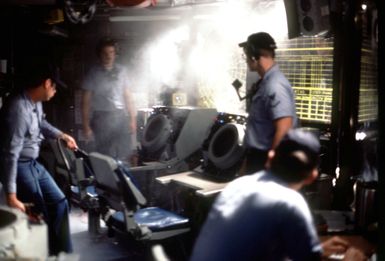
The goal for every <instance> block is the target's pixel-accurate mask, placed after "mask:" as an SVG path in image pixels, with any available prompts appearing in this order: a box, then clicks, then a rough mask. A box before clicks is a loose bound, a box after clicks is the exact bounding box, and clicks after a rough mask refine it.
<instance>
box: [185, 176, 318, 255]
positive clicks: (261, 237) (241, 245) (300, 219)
mask: <svg viewBox="0 0 385 261" xmlns="http://www.w3.org/2000/svg"><path fill="white" fill-rule="evenodd" d="M321 253H322V248H321V245H320V242H319V239H318V235H317V232H316V230H315V227H314V223H313V218H312V215H311V213H310V210H309V207H308V205H307V203H306V201H305V199H304V198H303V197H302V195H301V194H300V193H298V192H297V191H295V190H293V189H290V188H289V187H287V184H285V182H283V181H282V180H280V179H279V178H278V177H277V176H275V175H274V174H273V173H272V172H270V171H261V172H258V173H256V174H254V175H245V176H242V177H240V178H238V179H235V180H233V181H232V182H230V183H229V184H228V185H227V186H226V188H225V189H224V190H223V191H222V192H221V193H220V194H219V196H218V197H217V198H216V200H215V202H214V204H213V206H212V208H211V210H210V213H209V214H208V216H207V219H206V221H205V223H204V225H203V226H202V229H201V231H200V234H199V236H198V238H197V240H196V242H195V246H194V249H193V252H192V255H191V259H190V261H211V260H221V261H227V260H228V261H233V260H242V261H243V260H286V259H287V258H289V259H290V260H314V258H317V257H320V256H321ZM316 260H317V259H316Z"/></svg>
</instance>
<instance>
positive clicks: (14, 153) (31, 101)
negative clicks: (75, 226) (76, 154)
mask: <svg viewBox="0 0 385 261" xmlns="http://www.w3.org/2000/svg"><path fill="white" fill-rule="evenodd" d="M28 69H29V72H28V73H27V74H25V75H24V78H25V79H26V81H25V85H24V87H25V89H24V90H23V91H22V92H20V93H18V94H16V95H12V97H8V99H7V101H6V103H5V104H4V106H3V107H2V108H1V117H0V125H1V126H2V127H1V131H0V132H1V140H0V145H1V147H0V148H1V151H0V180H1V182H2V184H3V188H4V191H5V194H6V201H7V204H8V205H9V206H10V207H13V208H17V209H20V210H21V211H23V212H25V211H26V205H25V203H32V204H33V207H32V211H33V212H35V213H37V214H42V215H43V217H44V220H45V221H46V223H47V225H48V231H49V248H50V254H52V255H56V254H58V253H59V252H61V251H64V252H72V243H71V239H70V233H69V223H68V203H67V200H66V198H65V196H64V194H63V193H62V191H61V190H60V189H59V187H58V186H57V185H56V183H55V181H54V180H53V179H52V177H51V175H50V174H49V173H48V172H47V170H46V169H45V168H44V167H43V166H42V165H41V164H40V163H39V162H37V161H36V159H37V158H38V155H39V150H40V144H41V141H42V140H43V139H44V138H54V139H56V138H61V139H63V140H64V141H66V143H67V146H68V147H69V148H71V149H76V148H77V144H76V142H75V140H74V139H73V138H72V137H71V136H69V135H67V134H65V133H63V132H61V131H60V130H58V129H57V128H55V127H53V126H52V125H51V124H49V123H48V122H47V121H46V120H45V118H44V113H43V109H42V102H43V101H48V100H50V99H51V98H52V97H53V96H54V95H55V93H56V85H57V84H59V83H61V82H60V80H59V79H58V77H57V75H56V72H55V71H54V70H53V69H52V68H50V67H49V66H48V65H45V64H40V63H38V66H35V67H31V68H28Z"/></svg>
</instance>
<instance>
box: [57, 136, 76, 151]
mask: <svg viewBox="0 0 385 261" xmlns="http://www.w3.org/2000/svg"><path fill="white" fill-rule="evenodd" d="M59 138H61V139H63V140H64V141H65V142H66V143H67V147H68V148H69V149H71V150H76V149H77V148H78V145H77V144H76V141H75V139H74V138H72V137H71V136H70V135H68V134H65V133H63V134H61V135H60V137H59Z"/></svg>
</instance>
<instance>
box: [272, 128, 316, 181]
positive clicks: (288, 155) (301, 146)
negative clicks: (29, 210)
mask: <svg viewBox="0 0 385 261" xmlns="http://www.w3.org/2000/svg"><path fill="white" fill-rule="evenodd" d="M319 152H320V143H319V139H318V138H317V137H316V136H315V135H314V134H313V133H310V132H307V131H304V130H300V129H293V130H290V131H289V132H288V133H287V134H286V136H285V137H284V138H283V139H282V141H281V142H280V144H279V145H278V147H277V148H276V150H275V155H274V158H273V159H272V162H271V171H272V173H273V174H274V175H275V176H277V177H279V178H280V179H282V180H283V181H285V182H288V183H296V182H300V181H302V180H304V179H305V178H307V177H308V175H309V174H310V173H311V172H312V171H313V170H314V169H315V168H317V167H318V164H319Z"/></svg>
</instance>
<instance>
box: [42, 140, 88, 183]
mask: <svg viewBox="0 0 385 261" xmlns="http://www.w3.org/2000/svg"><path fill="white" fill-rule="evenodd" d="M49 143H50V146H51V148H52V151H53V153H54V155H55V159H56V168H55V170H56V172H57V173H59V174H62V175H67V177H68V180H69V182H70V184H71V185H74V186H76V185H77V184H78V177H77V176H76V163H75V161H76V157H75V154H74V153H73V151H72V150H70V149H67V147H66V146H65V145H64V141H63V140H62V139H56V140H51V141H49ZM83 173H84V172H83Z"/></svg>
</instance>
